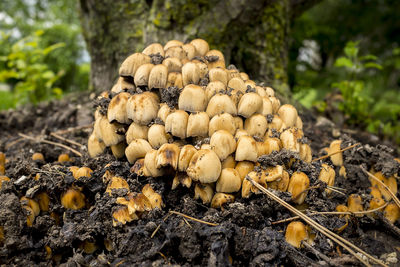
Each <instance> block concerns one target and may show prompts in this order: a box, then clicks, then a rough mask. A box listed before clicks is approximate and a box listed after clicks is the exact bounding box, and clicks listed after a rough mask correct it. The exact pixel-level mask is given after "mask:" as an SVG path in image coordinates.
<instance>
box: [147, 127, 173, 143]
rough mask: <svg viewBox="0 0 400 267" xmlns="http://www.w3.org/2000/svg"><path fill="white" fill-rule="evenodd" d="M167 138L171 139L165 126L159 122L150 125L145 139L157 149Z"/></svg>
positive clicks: (166, 141)
mask: <svg viewBox="0 0 400 267" xmlns="http://www.w3.org/2000/svg"><path fill="white" fill-rule="evenodd" d="M169 139H171V136H170V135H169V134H167V133H166V132H165V127H164V125H161V124H153V125H151V126H150V128H149V131H148V132H147V140H148V141H149V143H150V145H151V146H152V147H153V148H155V149H158V148H159V147H160V146H161V145H163V144H165V143H168V140H169Z"/></svg>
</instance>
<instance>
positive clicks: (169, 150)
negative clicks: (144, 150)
mask: <svg viewBox="0 0 400 267" xmlns="http://www.w3.org/2000/svg"><path fill="white" fill-rule="evenodd" d="M179 154H180V149H179V147H178V146H177V145H176V144H163V145H162V146H161V147H160V148H159V149H158V150H157V156H156V167H157V168H158V169H159V168H161V167H167V166H171V167H172V168H173V169H174V170H177V169H178V161H179Z"/></svg>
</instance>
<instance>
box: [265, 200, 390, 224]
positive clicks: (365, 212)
mask: <svg viewBox="0 0 400 267" xmlns="http://www.w3.org/2000/svg"><path fill="white" fill-rule="evenodd" d="M388 204H389V203H385V205H382V206H381V207H379V208H376V209H373V210H365V211H355V212H351V211H314V212H311V213H309V216H313V215H358V214H362V215H365V214H369V213H374V212H376V211H379V210H381V209H384V208H385V207H386V206H387V205H388ZM299 218H300V217H299V216H294V217H290V218H287V219H284V220H280V221H275V222H272V223H271V224H279V223H284V222H290V221H293V220H297V219H299Z"/></svg>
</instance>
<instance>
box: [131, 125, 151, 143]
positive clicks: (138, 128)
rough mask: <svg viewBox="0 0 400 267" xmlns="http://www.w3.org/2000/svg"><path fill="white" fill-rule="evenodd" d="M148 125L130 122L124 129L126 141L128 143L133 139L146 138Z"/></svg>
mask: <svg viewBox="0 0 400 267" xmlns="http://www.w3.org/2000/svg"><path fill="white" fill-rule="evenodd" d="M148 130H149V127H147V126H144V125H139V124H137V123H135V122H132V123H131V125H129V128H128V131H126V133H125V135H126V142H127V143H128V144H130V143H131V142H132V141H133V140H135V139H147V133H148Z"/></svg>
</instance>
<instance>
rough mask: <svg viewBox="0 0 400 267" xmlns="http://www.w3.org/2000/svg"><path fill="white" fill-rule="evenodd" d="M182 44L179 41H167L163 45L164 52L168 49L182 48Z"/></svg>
mask: <svg viewBox="0 0 400 267" xmlns="http://www.w3.org/2000/svg"><path fill="white" fill-rule="evenodd" d="M182 45H183V43H182V42H181V41H179V40H169V41H168V42H167V43H166V44H165V45H164V51H167V50H168V49H169V48H171V47H174V46H182Z"/></svg>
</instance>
